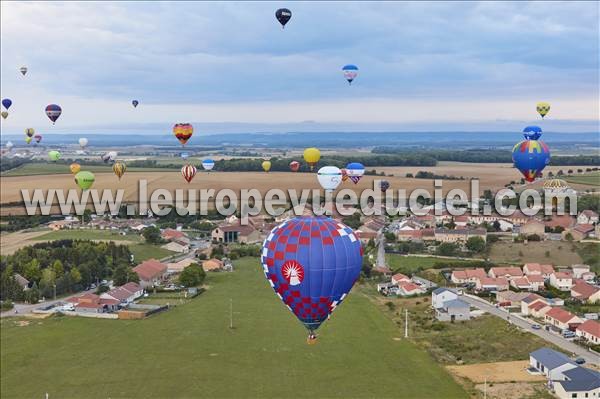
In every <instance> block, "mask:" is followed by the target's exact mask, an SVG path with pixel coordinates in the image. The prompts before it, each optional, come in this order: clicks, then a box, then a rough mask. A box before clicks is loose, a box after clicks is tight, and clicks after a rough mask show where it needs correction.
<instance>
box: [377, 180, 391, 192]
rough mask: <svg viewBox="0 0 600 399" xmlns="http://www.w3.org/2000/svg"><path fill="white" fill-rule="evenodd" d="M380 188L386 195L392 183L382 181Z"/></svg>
mask: <svg viewBox="0 0 600 399" xmlns="http://www.w3.org/2000/svg"><path fill="white" fill-rule="evenodd" d="M379 188H380V189H381V191H383V192H384V193H385V192H386V191H387V189H388V188H390V182H389V181H387V180H382V181H380V182H379Z"/></svg>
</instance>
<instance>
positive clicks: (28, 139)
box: [25, 136, 32, 144]
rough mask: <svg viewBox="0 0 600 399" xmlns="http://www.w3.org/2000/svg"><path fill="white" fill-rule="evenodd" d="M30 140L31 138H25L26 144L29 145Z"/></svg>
mask: <svg viewBox="0 0 600 399" xmlns="http://www.w3.org/2000/svg"><path fill="white" fill-rule="evenodd" d="M31 140H32V138H31V137H29V136H25V142H26V143H27V144H29V143H31Z"/></svg>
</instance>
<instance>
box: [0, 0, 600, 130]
mask: <svg viewBox="0 0 600 399" xmlns="http://www.w3.org/2000/svg"><path fill="white" fill-rule="evenodd" d="M0 4H1V34H2V35H1V43H0V44H1V96H2V98H10V99H12V101H13V105H12V107H11V109H10V110H9V113H10V115H9V117H8V119H6V120H4V121H2V130H3V132H8V133H16V132H21V131H22V130H23V129H24V128H26V127H35V128H39V129H45V130H51V131H52V130H53V131H56V132H60V133H68V132H73V131H81V130H90V131H103V130H105V131H123V132H136V133H140V132H148V133H156V132H160V131H164V130H170V126H171V125H172V124H173V123H174V122H193V123H194V124H195V126H196V125H198V126H199V127H200V128H201V129H202V128H204V129H206V130H209V132H208V133H211V132H214V133H223V132H228V131H236V132H240V131H243V130H244V129H248V130H254V131H286V130H310V131H318V130H332V129H333V130H338V131H357V130H373V131H387V130H389V131H403V130H404V131H420V130H442V131H443V130H466V131H468V130H474V129H475V130H480V129H484V130H485V129H487V130H489V131H498V130H514V129H520V128H521V127H522V125H523V124H530V123H534V122H537V123H540V124H541V123H542V122H543V124H544V128H545V129H547V130H551V131H564V132H577V131H588V132H589V131H599V130H600V129H599V128H598V123H599V120H600V115H599V112H600V111H599V107H600V104H599V100H598V97H599V84H600V82H599V59H600V53H599V47H600V42H599V40H600V39H599V37H600V36H599V22H598V20H599V18H600V16H599V14H600V13H599V3H598V2H587V1H585V2H499V1H494V2H482V3H478V2H462V3H461V2H448V3H446V2H429V3H425V2H414V3H413V2H381V3H376V2H255V3H252V2H243V3H242V2H240V3H234V2H220V3H216V2H215V3H210V2H108V1H104V2H29V1H28V2H15V1H2V2H1V3H0ZM279 7H287V8H289V9H291V11H292V13H293V16H292V19H291V21H290V22H289V23H288V24H287V26H286V28H285V29H282V28H281V26H280V25H279V23H278V22H277V21H276V19H275V16H274V14H275V10H276V9H277V8H279ZM345 64H356V65H357V66H358V67H359V69H360V70H359V76H358V78H357V79H356V80H355V82H354V83H353V84H352V86H349V85H348V84H347V83H346V81H345V80H344V78H343V75H342V71H341V68H342V66H343V65H345ZM22 65H26V66H27V67H28V69H29V71H28V73H27V75H26V76H25V77H23V76H22V75H21V74H20V73H19V71H18V70H19V68H20V67H21V66H22ZM132 99H137V100H139V101H140V106H139V107H138V108H136V109H134V108H133V107H132V106H131V100H132ZM538 101H548V102H550V103H551V104H552V109H551V111H550V114H549V115H548V117H547V119H546V120H544V121H540V120H539V117H538V116H537V114H536V112H535V104H536V102H538ZM50 103H56V104H59V105H61V107H62V108H63V115H62V116H61V117H60V119H59V120H58V122H57V124H56V125H55V126H52V125H51V124H50V122H49V120H48V119H47V118H46V116H45V114H44V108H45V106H46V105H47V104H50Z"/></svg>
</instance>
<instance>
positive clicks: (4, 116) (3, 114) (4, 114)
mask: <svg viewBox="0 0 600 399" xmlns="http://www.w3.org/2000/svg"><path fill="white" fill-rule="evenodd" d="M0 115H2V119H6V118H8V112H6V111H2V112H1V113H0Z"/></svg>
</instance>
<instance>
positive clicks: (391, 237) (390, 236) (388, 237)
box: [385, 231, 396, 242]
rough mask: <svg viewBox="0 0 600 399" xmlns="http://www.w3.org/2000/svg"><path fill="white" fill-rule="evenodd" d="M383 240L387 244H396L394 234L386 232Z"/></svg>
mask: <svg viewBox="0 0 600 399" xmlns="http://www.w3.org/2000/svg"><path fill="white" fill-rule="evenodd" d="M385 239H386V241H389V242H396V234H394V233H392V232H389V231H386V232H385Z"/></svg>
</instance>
